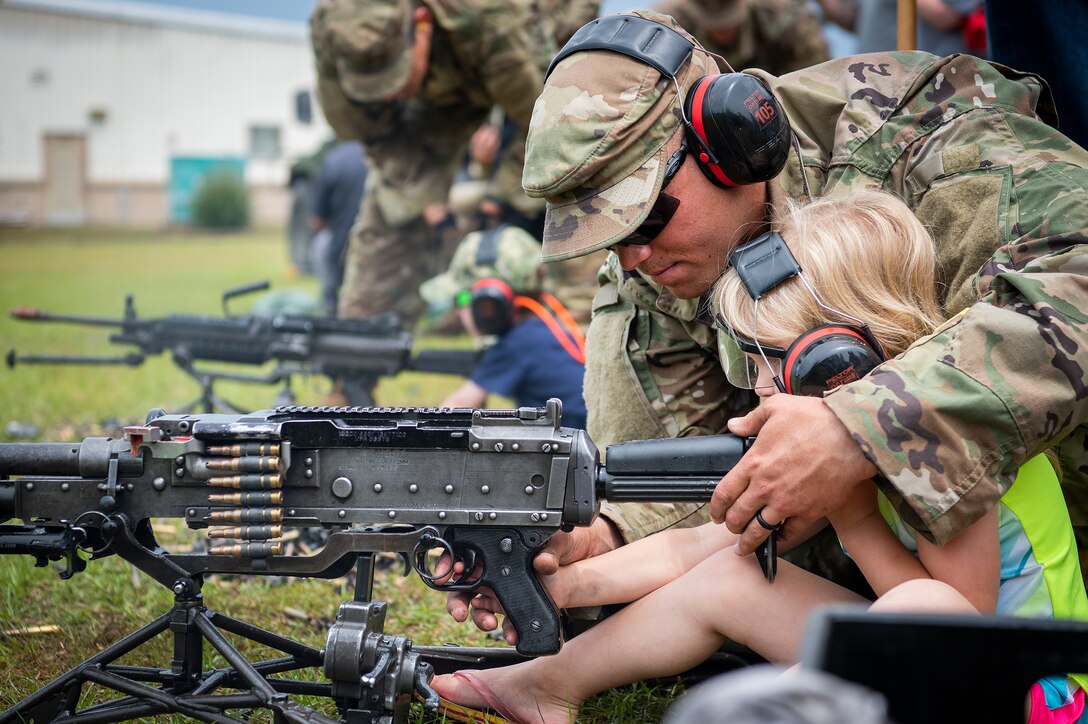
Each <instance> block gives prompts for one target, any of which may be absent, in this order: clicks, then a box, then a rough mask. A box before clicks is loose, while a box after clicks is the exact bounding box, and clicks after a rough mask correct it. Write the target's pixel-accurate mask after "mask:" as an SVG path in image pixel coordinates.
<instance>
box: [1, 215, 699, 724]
mask: <svg viewBox="0 0 1088 724" xmlns="http://www.w3.org/2000/svg"><path fill="white" fill-rule="evenodd" d="M286 259H287V252H286V242H285V240H284V238H283V233H282V231H280V230H272V231H252V232H246V233H243V234H230V235H209V234H197V233H189V232H177V233H161V232H156V233H151V232H133V231H128V230H126V231H116V232H113V231H104V230H70V231H38V230H31V231H26V230H18V231H13V230H7V229H0V353H3V354H6V353H7V352H8V350H10V349H14V350H17V351H18V352H19V353H20V354H63V355H119V354H123V353H125V352H127V351H130V350H128V349H125V348H120V347H118V346H116V345H111V344H109V342H108V341H107V338H108V335H109V330H108V329H106V328H102V327H76V326H71V325H62V324H51V323H50V324H44V323H42V324H32V323H28V322H25V321H16V320H13V319H11V318H10V317H9V316H8V311H9V310H11V309H14V308H16V307H38V308H41V309H43V310H46V311H49V312H53V313H57V314H80V315H90V316H100V317H118V316H120V315H121V313H122V310H123V306H124V300H125V296H126V295H127V294H132V295H133V296H134V298H135V304H136V310H137V311H138V313H139V315H140V316H141V317H157V316H163V315H167V314H171V313H190V314H209V315H220V314H222V310H221V306H220V295H221V293H222V292H223V291H224V290H226V289H230V288H233V287H237V286H240V285H243V284H247V283H250V282H255V281H259V280H264V279H267V280H268V281H270V282H271V284H272V289H273V290H276V291H285V290H299V291H301V292H308V293H311V294H313V293H314V292H315V290H316V284H315V283H314V281H313V280H312V279H290V278H288V275H287V271H288V268H287V264H286ZM247 304H248V302H247V300H246V299H239V300H236V301H235V302H234V303H232V307H231V309H232V311H234V312H244V311H245V310H246V308H247ZM417 343H418V345H419V346H421V347H427V346H431V347H434V346H451V345H454V346H468V345H470V341H469V340H468V339H467V338H463V337H461V338H449V337H428V336H426V335H420V336H417ZM244 371H247V372H252V371H253V370H252V369H248V370H244ZM0 379H2V382H0V441H11V440H13V439H16V438H15V437H13V436H12V435H11V434H9V432H10V433H20V432H21V431H24V430H26V429H28V428H33V429H34V430H36V433H35V434H33V435H31V436H30V437H29V438H21V437H20V438H19V439H28V440H48V441H74V440H81V439H82V438H83V437H85V436H88V435H100V434H113V433H114V432H115V431H116V429H117V428H118V426H119V425H123V424H129V423H134V422H141V421H142V420H143V419H144V416H145V414H146V412H147V411H148V410H149V409H151V408H154V407H162V408H164V409H166V410H167V411H171V410H174V409H177V408H178V407H179V406H181V405H183V404H185V403H187V402H189V401H191V400H192V399H193V398H195V397H197V395H198V394H199V391H200V390H199V386H198V385H197V384H196V382H195V381H193V380H192V379H190V378H189V377H187V376H186V375H184V374H183V373H182V372H181V371H180V370H178V369H177V368H175V367H174V365H173V364H172V362H171V361H170V359H169V358H168V356H166V355H163V356H160V357H156V358H151V359H148V360H147V361H146V362H145V363H144V364H143V365H142V366H140V367H136V368H132V367H126V366H54V365H48V366H47V365H17V366H16V367H15V368H14V369H8V368H4V369H0ZM459 383H460V380H459V379H457V378H454V377H448V376H441V375H424V374H416V373H405V374H402V375H398V376H396V377H393V378H387V379H383V380H382V381H381V382H380V383H379V385H378V388H377V390H376V392H375V397H376V399H377V401H378V403H379V404H383V405H416V406H422V405H436V404H438V403H439V402H440V401H441V400H442V399H443V398H444V397H445V395H446V394H447V393H448V392H450V391H451V390H453V389H454V388H455V387H456V386H457V385H458V384H459ZM329 391H330V384H329V382H328V380H325V379H309V380H300V381H299V382H297V383H296V384H295V385H294V392H295V395H296V397H297V399H298V401H299V402H300V403H302V404H320V403H321V401H322V400H323V398H324V397H325V396H326V395H327V394H328V393H329ZM216 392H217V393H218V394H220V395H222V396H223V397H225V398H227V399H228V400H230V401H231V402H233V403H235V404H237V405H239V406H241V407H243V408H244V409H253V410H257V409H263V408H267V407H270V406H271V405H272V404H273V400H274V398H275V395H276V389H275V388H273V387H268V386H264V385H251V384H243V383H221V384H219V385H218V386H217V387H216ZM13 423H14V424H13ZM0 522H2V521H0ZM157 530H158V529H157ZM192 535H195V534H192V533H191V532H189V531H186V530H184V529H181V530H179V529H176V528H172V527H169V526H166V527H164V528H163V530H162V531H161V532H159V537H160V538H161V539H162V540H163V542H164V544H165V545H167V547H170V546H171V545H176V546H182V545H185V544H186V542H187V540H189V539H190V538H191V536H192ZM374 595H375V598H377V599H379V600H384V601H387V602H388V603H389V616H388V617H387V622H386V631H387V632H389V633H392V634H402V635H406V636H408V637H410V638H412V640H413V641H415V642H416V643H417V644H442V643H445V642H457V643H461V644H464V645H472V646H479V645H496V642H495V640H494V639H492V638H490V637H488V636H486V635H484V634H482V633H480V632H477V631H476V630H475V629H472V628H469V627H466V626H460V625H457V624H455V623H454V622H453V621H452V619H449V618H448V617H447V616H446V614H445V605H444V604H445V597H444V595H442V594H440V593H439V592H436V591H432V590H430V589H428V588H426V587H425V586H424V585H423V584H422V582H421V581H419V579H418V577H416V576H414V575H412V576H409V577H406V578H403V577H400V576H399V574H398V573H397V572H395V571H380V572H379V573H378V574H377V576H376V581H375V591H374ZM204 597H205V602H206V604H207V605H208V607H209V608H212V609H214V610H218V611H222V612H223V613H226V614H228V615H231V616H235V617H237V618H241V619H244V620H247V621H251V622H253V623H256V624H258V625H260V626H262V627H264V628H267V629H270V630H272V631H275V632H277V633H280V634H283V635H286V636H290V637H293V638H297V639H299V640H301V641H303V642H305V643H307V644H309V645H312V646H316V647H321V646H322V645H323V643H324V639H325V635H326V630H327V627H328V625H329V624H330V623H332V621H333V619H334V617H335V614H336V610H337V607H338V606H339V604H340V602H342V601H343V600H345V599H347V598H350V597H351V590H350V589H349V588H348V587H347V584H346V582H345V581H342V580H341V581H321V580H290V581H288V582H286V583H281V582H269V581H268V580H266V579H263V578H260V577H248V578H233V579H228V578H222V577H216V578H213V579H212V580H210V581H208V583H207V584H206V585H205V587H204ZM171 602H172V596H171V594H170V593H169V592H168V591H167V590H166V589H164V588H162V587H160V586H158V585H157V584H155V583H154V582H152V581H151V580H150V579H148V578H146V577H143V576H141V575H139V574H137V573H136V572H135V570H134V569H132V568H131V567H130V566H129V565H128V564H126V563H124V562H122V561H119V560H117V559H116V558H109V559H106V560H102V561H94V562H92V563H90V564H89V566H88V570H87V571H86V572H84V573H82V574H79V575H78V576H76V577H75V578H73V579H71V580H69V581H63V580H61V579H60V578H59V577H58V576H57V575H56V573H55V572H54V571H51V570H49V569H48V568H35V567H34V566H33V561H32V560H30V559H29V558H25V559H24V558H15V557H3V558H0V710H2V709H4V708H6V707H8V706H10V705H11V704H13V703H14V702H16V701H18V700H19V699H21V698H23V697H25V696H27V695H28V694H30V693H32V692H33V691H35V690H36V689H37V688H39V687H41V686H43V685H44V684H46V683H47V682H48V681H50V680H51V679H53V678H54V677H56V676H57V675H59V674H61V673H63V672H64V671H66V670H67V669H69V668H70V667H71V666H73V665H75V664H77V663H79V662H80V661H82V660H84V659H85V658H87V657H89V656H91V655H92V654H94V653H96V652H97V651H98V650H100V649H101V648H103V647H105V646H107V645H109V644H110V643H112V642H114V641H115V640H117V639H118V638H120V637H121V636H123V635H124V634H126V633H128V632H130V631H132V630H135V629H136V628H138V627H140V626H142V625H143V624H144V623H146V622H147V621H149V620H151V619H152V618H154V617H156V616H158V615H159V614H161V613H163V612H165V611H166V610H167V609H168V608H169V607H170V605H171ZM53 626H55V627H58V628H57V629H56V630H53V629H52V628H50V627H53ZM29 627H46V628H45V629H44V631H43V632H33V629H32V628H29ZM242 650H243V653H245V654H247V655H249V656H252V657H256V656H260V655H261V652H260V651H259V649H257V648H256V647H249V648H244V647H243V648H242ZM137 654H138V655H137ZM170 654H171V649H170V641H169V639H168V638H167V637H165V636H164V637H160V638H159V639H157V640H155V641H154V642H152V644H149V645H148V646H145V647H144V648H143V649H141V650H140V651H139V652H136V653H134V654H133V655H132V656H131V657H126V658H124V659H122V662H123V663H132V664H141V665H168V664H169V661H170ZM206 665H207V666H217V665H222V661H219V660H217V658H215V657H212V656H210V655H207V654H206ZM315 675H316V674H315ZM679 690H680V689H679V688H678V687H674V686H672V685H657V686H653V687H650V686H647V685H637V686H633V687H627V688H625V689H623V690H617V691H614V692H609V693H607V694H606V695H603V696H601V697H598V698H597V699H595V700H593V701H591V702H589V703H588V704H587V706H586V707H585V708H584V709H583V711H582V716H580V717H579V721H584V722H606V721H615V722H654V721H659V720H660V718H661V715H662V713H663V711H664V709H665V707H666V706H667V705H668V703H669V701H670V700H671V698H672V697H673V696H675V695H676V694H677V693H678V692H679ZM99 695H100V692H99V691H97V690H96V689H95V688H94V687H85V697H84V698H85V701H92V700H96V698H95V697H97V696H99ZM309 703H312V702H309ZM329 713H330V714H333V713H335V709H332V710H331V711H330V712H329ZM415 716H416V719H414V721H420V722H432V721H440V719H436V718H434V717H433V716H430V715H427V714H424V713H422V712H417V713H416V715H415ZM163 720H166V718H165V717H164V718H163Z"/></svg>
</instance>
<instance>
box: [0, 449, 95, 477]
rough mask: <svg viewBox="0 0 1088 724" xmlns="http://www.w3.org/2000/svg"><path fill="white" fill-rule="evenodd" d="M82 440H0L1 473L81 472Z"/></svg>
mask: <svg viewBox="0 0 1088 724" xmlns="http://www.w3.org/2000/svg"><path fill="white" fill-rule="evenodd" d="M79 448H80V443H78V442H77V443H66V442H6V443H0V475H79Z"/></svg>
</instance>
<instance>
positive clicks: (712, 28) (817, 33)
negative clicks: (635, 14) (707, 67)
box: [654, 0, 831, 75]
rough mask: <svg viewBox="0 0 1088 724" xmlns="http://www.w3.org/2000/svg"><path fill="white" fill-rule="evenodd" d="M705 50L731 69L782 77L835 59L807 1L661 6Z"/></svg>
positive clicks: (698, 0)
mask: <svg viewBox="0 0 1088 724" xmlns="http://www.w3.org/2000/svg"><path fill="white" fill-rule="evenodd" d="M654 10H656V11H657V12H659V13H662V14H664V15H671V16H672V17H673V18H674V19H675V20H676V22H677V23H678V24H679V25H680V27H682V28H684V29H685V30H687V31H688V32H690V33H691V34H692V35H694V36H695V37H696V38H697V39H698V40H699V42H700V44H701V45H702V46H703V47H704V48H706V49H707V50H709V51H711V52H712V53H717V54H718V55H720V56H722V57H723V58H725V60H726V61H727V62H728V66H727V65H726V64H724V63H722V62H721V61H720V60H719V61H718V65H719V67H720V68H721V70H722V72H727V71H728V70H729V68H732V69H734V70H744V69H745V68H760V69H762V70H765V71H767V72H768V73H773V74H775V75H780V74H782V73H789V72H791V71H795V70H800V69H801V68H807V67H808V66H810V65H816V64H818V63H823V62H825V61H827V60H829V59H830V58H831V55H830V52H829V51H828V47H827V41H826V40H825V39H824V36H823V32H822V31H821V30H820V21H819V20H817V19H816V16H815V15H814V14H813V12H812V10H810V9H809V7H808V5H807V4H806V3H805V2H804V1H803V0H661V1H660V2H658V3H657V5H656V6H655V7H654Z"/></svg>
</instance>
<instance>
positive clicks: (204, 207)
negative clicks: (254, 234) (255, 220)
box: [192, 171, 250, 229]
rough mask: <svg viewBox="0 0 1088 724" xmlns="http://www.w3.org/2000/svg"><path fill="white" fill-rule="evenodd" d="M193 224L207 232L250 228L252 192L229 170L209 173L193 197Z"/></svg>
mask: <svg viewBox="0 0 1088 724" xmlns="http://www.w3.org/2000/svg"><path fill="white" fill-rule="evenodd" d="M192 210H193V224H194V225H196V226H198V227H201V228H206V229H244V228H246V227H248V226H249V218H250V204H249V191H248V190H247V189H246V186H245V183H244V182H243V181H242V179H240V178H239V177H238V176H237V175H236V174H234V173H232V172H230V171H216V172H213V173H210V174H208V175H207V176H206V177H205V178H204V180H203V181H202V182H201V184H200V188H199V189H197V192H196V195H195V196H194V197H193V206H192Z"/></svg>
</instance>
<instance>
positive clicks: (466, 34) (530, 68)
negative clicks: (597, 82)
mask: <svg viewBox="0 0 1088 724" xmlns="http://www.w3.org/2000/svg"><path fill="white" fill-rule="evenodd" d="M427 4H428V6H430V7H431V9H432V10H433V11H434V13H435V15H436V17H437V21H438V23H439V24H440V25H441V26H442V27H443V28H444V29H445V30H446V31H447V32H448V33H449V35H450V39H451V43H452V46H453V52H454V55H455V56H456V58H457V62H458V63H459V64H460V67H461V69H462V70H463V71H464V73H465V76H466V80H465V82H466V83H467V84H470V85H474V86H477V87H478V88H480V89H481V90H483V91H484V92H486V93H487V95H488V96H489V98H490V101H491V103H492V105H498V106H500V107H502V109H503V110H504V111H506V114H507V116H509V117H510V118H511V119H512V120H514V121H515V122H516V123H519V124H521V125H523V126H525V127H526V128H528V126H529V119H530V117H531V116H532V114H533V104H534V103H536V97H537V96H538V95H540V92H541V91H542V90H543V89H544V71H545V70H546V69H547V67H548V63H549V62H550V60H551V58H552V57H553V56H554V55H555V53H556V52H557V48H556V46H555V39H554V37H552V29H553V26H552V25H551V24H544V23H540V22H536V20H535V19H534V17H533V15H532V13H531V7H530V5H529V4H528V3H527V2H525V0H428V2H427Z"/></svg>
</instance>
